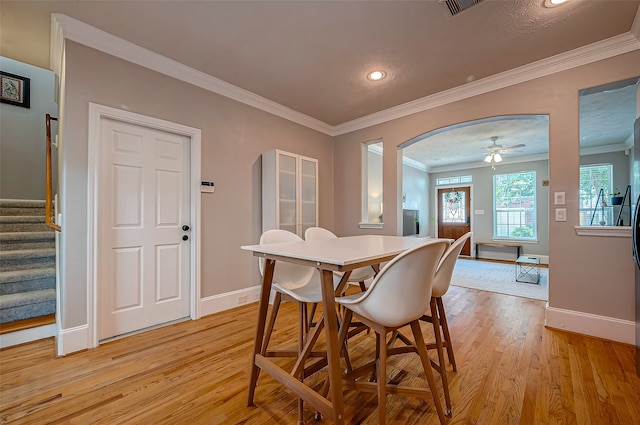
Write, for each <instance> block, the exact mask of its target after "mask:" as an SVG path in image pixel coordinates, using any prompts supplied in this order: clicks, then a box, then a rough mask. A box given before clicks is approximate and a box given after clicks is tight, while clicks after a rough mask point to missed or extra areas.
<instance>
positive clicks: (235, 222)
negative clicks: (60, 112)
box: [0, 2, 640, 328]
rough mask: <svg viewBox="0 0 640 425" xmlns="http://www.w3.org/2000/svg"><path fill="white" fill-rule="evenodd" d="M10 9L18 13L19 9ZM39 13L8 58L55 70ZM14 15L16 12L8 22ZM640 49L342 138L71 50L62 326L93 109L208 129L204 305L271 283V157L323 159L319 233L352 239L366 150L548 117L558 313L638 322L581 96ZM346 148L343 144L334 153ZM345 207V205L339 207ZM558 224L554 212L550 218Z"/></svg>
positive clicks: (390, 181)
mask: <svg viewBox="0 0 640 425" xmlns="http://www.w3.org/2000/svg"><path fill="white" fill-rule="evenodd" d="M9 6H11V7H9ZM30 7H31V3H30V2H15V3H5V4H3V5H2V13H1V14H0V15H2V26H1V27H2V28H1V29H0V35H1V37H0V43H1V45H0V48H1V49H2V52H3V55H5V56H7V57H11V58H12V59H16V60H20V61H23V62H26V63H30V64H33V65H37V66H41V67H46V66H47V65H48V55H49V51H48V48H49V40H48V37H49V30H48V22H46V23H45V22H44V21H42V22H34V21H32V20H30V16H31V12H30ZM8 12H11V13H8ZM639 63H640V52H639V51H636V52H632V53H628V54H625V55H621V56H618V57H615V58H613V59H609V60H605V61H601V62H597V63H594V64H590V65H586V66H583V67H580V68H577V69H573V70H569V71H565V72H562V73H559V74H556V75H552V76H548V77H543V78H539V79H537V80H534V81H531V82H527V83H523V84H519V85H517V86H513V87H509V88H506V89H503V90H498V91H495V92H493V93H488V94H484V95H479V96H476V97H474V98H471V99H467V100H464V101H460V102H455V103H453V104H449V105H445V106H441V107H438V108H434V109H431V110H428V111H425V112H422V113H417V114H414V115H411V116H408V117H404V118H402V119H397V120H394V121H392V122H388V123H384V124H380V125H376V126H373V127H371V128H367V129H363V130H360V131H357V132H353V133H350V134H347V135H343V136H339V137H337V138H336V139H335V142H334V143H332V140H331V138H329V137H328V136H325V135H322V134H319V133H317V132H315V131H312V130H309V129H306V128H303V127H301V126H298V125H296V124H292V123H290V122H287V121H286V120H283V119H280V118H277V117H274V116H271V115H269V114H267V113H265V112H261V111H258V110H255V109H253V108H251V107H248V106H245V105H242V104H239V103H236V102H234V101H231V100H229V99H226V98H223V97H220V96H217V95H215V94H212V93H209V92H206V91H204V90H201V89H198V88H196V87H193V86H190V85H188V84H186V83H182V82H178V81H176V80H173V79H171V78H168V77H165V76H163V75H160V74H157V73H154V72H151V71H149V70H146V69H142V68H140V67H138V66H135V65H132V64H130V63H127V62H123V61H120V60H118V59H115V58H113V57H110V56H107V55H104V54H101V53H98V52H96V51H94V50H92V49H89V48H86V47H83V46H80V45H77V44H74V43H68V51H67V72H68V80H67V83H66V87H67V88H68V89H67V99H66V104H64V105H63V107H64V108H65V112H66V117H65V120H66V125H65V127H64V129H63V131H64V135H63V136H64V139H65V140H64V149H65V150H64V152H65V154H64V155H65V156H64V158H62V163H63V165H64V167H65V168H64V172H63V175H62V178H63V179H64V180H63V181H61V184H62V185H63V186H64V193H63V196H64V201H63V202H64V204H63V207H64V213H65V222H66V223H69V226H65V229H64V230H63V238H62V241H61V248H62V250H63V252H64V254H65V262H64V265H63V270H62V272H63V281H64V282H65V287H63V288H61V289H62V290H61V297H62V310H63V318H62V319H63V320H62V325H63V328H70V327H73V326H79V325H82V324H85V323H86V314H87V311H86V288H87V282H86V280H87V275H86V271H87V270H86V248H87V246H86V245H87V229H86V226H87V217H86V215H87V187H86V185H87V183H86V178H87V146H86V141H87V119H88V116H87V114H88V102H96V103H101V104H104V105H108V106H112V107H116V108H129V110H131V111H133V112H137V113H141V114H145V115H150V116H154V117H157V118H162V119H166V120H170V121H174V122H178V123H180V124H184V125H188V126H193V127H197V128H201V129H202V137H203V139H202V140H203V143H202V176H203V178H204V179H211V180H214V181H215V182H216V193H215V194H214V195H208V196H204V197H203V203H202V218H203V222H202V235H203V239H202V242H203V243H202V245H203V246H202V248H203V251H202V265H203V270H202V288H203V291H202V295H203V296H208V295H213V294H218V293H224V292H226V291H231V290H234V289H238V288H243V287H247V286H250V285H255V284H257V283H258V273H257V267H256V264H255V261H254V260H253V258H252V257H251V256H250V255H249V254H246V253H243V252H241V251H240V250H239V248H238V247H239V246H240V245H242V244H246V243H252V242H255V241H257V240H258V235H259V233H260V184H259V181H260V173H259V155H260V153H261V152H263V151H266V150H269V149H273V148H276V147H277V148H281V149H284V150H289V151H292V152H297V153H300V154H303V155H306V156H310V157H315V158H318V159H319V160H320V182H321V183H320V184H321V186H320V224H321V225H322V226H326V227H330V228H333V230H334V231H335V232H336V233H338V234H341V235H352V234H359V233H365V232H366V233H370V232H376V231H375V230H367V231H364V230H360V229H359V228H358V222H359V221H360V181H361V179H360V169H359V164H360V143H361V142H363V141H369V140H375V139H377V138H383V139H384V144H385V147H384V149H385V152H394V151H395V148H396V147H397V146H398V145H399V144H401V143H403V142H405V141H407V140H409V139H411V138H413V137H415V136H417V135H419V134H423V133H425V132H427V131H431V130H434V129H437V128H440V127H444V126H448V125H452V124H456V123H459V122H463V121H469V120H475V119H479V118H485V117H489V116H495V115H505V114H549V116H550V156H551V159H550V162H549V177H550V181H551V186H550V187H549V194H550V195H552V194H553V192H556V191H564V192H566V199H567V205H566V207H567V217H568V221H567V222H562V223H557V222H554V221H550V223H549V233H550V240H549V255H550V262H551V264H550V301H549V303H550V306H552V307H555V308H560V309H567V310H573V311H578V312H587V313H592V314H595V315H602V316H608V317H612V318H620V319H625V320H634V314H633V313H634V306H633V299H634V296H633V263H632V261H631V253H630V243H631V242H630V240H629V239H627V238H603V237H579V236H577V235H576V232H575V229H574V226H575V225H576V224H577V217H578V214H577V212H578V167H579V153H578V140H579V134H578V133H579V126H578V90H580V89H583V88H587V87H592V86H596V85H600V84H603V83H607V82H612V81H617V80H621V79H624V78H629V77H633V76H636V75H638V74H639V73H640V68H639V67H638V64H639ZM332 144H333V146H332ZM397 166H398V165H397V158H396V157H395V155H385V158H384V176H385V181H384V202H385V206H384V211H385V227H384V229H383V230H381V231H380V233H385V234H395V233H396V231H397V217H396V214H397V212H396V206H397V205H401V194H400V193H399V189H398V188H399V187H401V184H399V183H398V182H397V178H396V176H397ZM334 204H335V208H334ZM550 212H551V213H553V212H552V211H550Z"/></svg>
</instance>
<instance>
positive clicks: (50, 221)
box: [44, 114, 62, 232]
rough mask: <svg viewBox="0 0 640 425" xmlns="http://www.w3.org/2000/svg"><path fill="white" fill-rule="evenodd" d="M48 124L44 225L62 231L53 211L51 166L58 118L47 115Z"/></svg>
mask: <svg viewBox="0 0 640 425" xmlns="http://www.w3.org/2000/svg"><path fill="white" fill-rule="evenodd" d="M45 119H46V123H47V197H46V203H45V216H44V223H45V224H46V225H47V227H49V228H51V229H53V230H56V231H58V232H59V231H61V230H62V228H61V227H60V226H58V225H57V224H56V223H55V222H54V211H53V176H52V173H53V167H52V166H51V145H52V143H51V121H52V120H53V121H58V118H55V117H52V116H51V115H49V114H47V115H46V118H45Z"/></svg>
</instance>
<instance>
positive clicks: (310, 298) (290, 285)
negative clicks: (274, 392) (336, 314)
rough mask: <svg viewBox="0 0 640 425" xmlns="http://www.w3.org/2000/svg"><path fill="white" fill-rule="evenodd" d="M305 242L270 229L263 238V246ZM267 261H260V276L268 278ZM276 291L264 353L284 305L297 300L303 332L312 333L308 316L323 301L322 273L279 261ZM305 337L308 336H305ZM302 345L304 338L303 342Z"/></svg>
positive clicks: (266, 333)
mask: <svg viewBox="0 0 640 425" xmlns="http://www.w3.org/2000/svg"><path fill="white" fill-rule="evenodd" d="M296 241H300V242H301V241H302V238H300V237H299V236H298V235H296V234H295V233H291V232H289V231H287V230H280V229H274V230H267V231H266V232H264V233H263V234H262V236H261V237H260V245H264V244H270V243H280V242H296ZM265 262H266V260H265V259H264V258H261V259H260V264H259V266H260V274H262V275H264V267H265ZM339 283H340V277H339V276H334V286H336V287H337V285H338V284H339ZM271 288H272V290H273V291H274V292H275V295H274V300H273V308H272V309H271V314H270V316H269V319H268V322H267V327H266V332H265V339H264V343H263V346H262V351H263V354H264V353H265V352H266V348H267V345H268V344H269V340H270V338H271V333H272V331H273V326H274V324H275V320H276V316H277V314H278V309H279V307H280V303H281V302H286V301H296V302H298V303H299V304H300V306H299V308H300V329H301V332H302V331H304V332H303V334H306V333H308V332H309V328H310V326H311V323H310V320H309V317H308V315H307V303H319V302H322V288H321V286H320V273H319V272H318V270H317V269H315V268H313V267H308V266H302V265H299V264H293V263H288V262H277V263H276V266H275V270H274V272H273V283H272V285H271ZM303 336H304V335H303ZM300 342H302V339H301V340H300Z"/></svg>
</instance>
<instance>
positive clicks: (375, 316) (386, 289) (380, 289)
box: [336, 239, 448, 425]
mask: <svg viewBox="0 0 640 425" xmlns="http://www.w3.org/2000/svg"><path fill="white" fill-rule="evenodd" d="M447 246H448V241H445V240H442V239H431V240H428V241H426V243H425V244H424V245H421V246H419V247H417V248H414V249H411V250H408V251H406V252H404V253H402V254H400V255H398V256H397V257H395V258H394V259H393V260H391V261H390V262H389V263H388V264H387V266H386V267H384V268H383V269H382V270H381V271H380V272H379V273H378V275H377V276H376V277H375V278H374V280H373V282H372V283H371V286H370V287H369V289H368V290H367V291H366V292H364V293H358V294H354V295H348V296H345V297H338V298H336V302H337V303H338V304H340V305H341V306H342V307H344V308H345V309H346V310H345V315H344V320H343V322H342V324H341V326H340V335H339V338H340V341H345V340H346V337H347V333H348V329H349V324H350V322H351V320H352V318H353V316H354V315H355V316H357V318H358V319H359V320H360V321H362V322H363V323H364V324H366V325H367V326H369V327H370V328H371V329H373V330H374V331H375V332H376V345H377V346H376V354H377V355H376V359H375V361H374V362H371V363H368V364H367V365H364V366H361V367H358V368H357V369H355V370H354V369H348V370H347V373H346V378H347V379H346V383H345V385H346V386H347V387H348V388H354V389H356V390H361V391H370V392H375V393H377V394H378V423H379V424H381V425H382V424H385V423H386V394H387V390H389V391H390V392H392V393H394V394H397V395H409V396H414V397H418V396H419V397H421V398H425V399H428V398H429V395H430V396H431V398H432V399H433V403H434V404H435V407H436V411H437V413H438V418H439V419H440V423H441V424H444V423H446V419H445V416H444V412H443V409H442V405H441V403H440V398H439V396H438V394H437V393H436V389H437V387H436V384H435V380H434V377H433V372H432V370H431V365H430V361H429V355H428V353H427V349H426V345H425V342H424V339H423V336H422V332H421V329H420V322H419V319H420V317H422V315H423V314H424V312H425V311H427V308H428V307H429V303H430V300H431V289H432V288H431V286H432V282H433V276H434V275H435V271H436V267H437V264H438V261H439V260H440V258H441V257H442V254H443V252H444V250H445V249H446V247H447ZM407 325H410V326H411V331H412V333H413V337H414V341H415V344H414V345H413V346H412V347H410V350H407V347H401V351H397V352H396V350H398V349H394V348H388V347H387V344H386V336H387V334H388V333H390V332H393V331H395V330H397V329H399V328H401V327H404V326H407ZM408 351H412V352H417V353H418V355H419V357H420V360H421V363H422V368H423V370H424V373H425V375H426V378H427V382H428V386H429V388H420V389H419V388H408V387H407V386H400V385H397V384H389V383H387V379H386V369H387V368H386V362H387V357H388V355H393V354H400V352H403V353H406V352H408ZM372 370H375V371H376V374H377V375H376V376H377V380H376V382H369V381H367V380H366V379H364V380H363V379H360V380H358V378H360V377H362V376H363V375H366V374H368V373H369V372H370V371H372Z"/></svg>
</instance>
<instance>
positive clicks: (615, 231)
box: [575, 226, 631, 238]
mask: <svg viewBox="0 0 640 425" xmlns="http://www.w3.org/2000/svg"><path fill="white" fill-rule="evenodd" d="M575 229H576V233H577V234H578V236H607V237H612V238H631V226H575Z"/></svg>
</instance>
